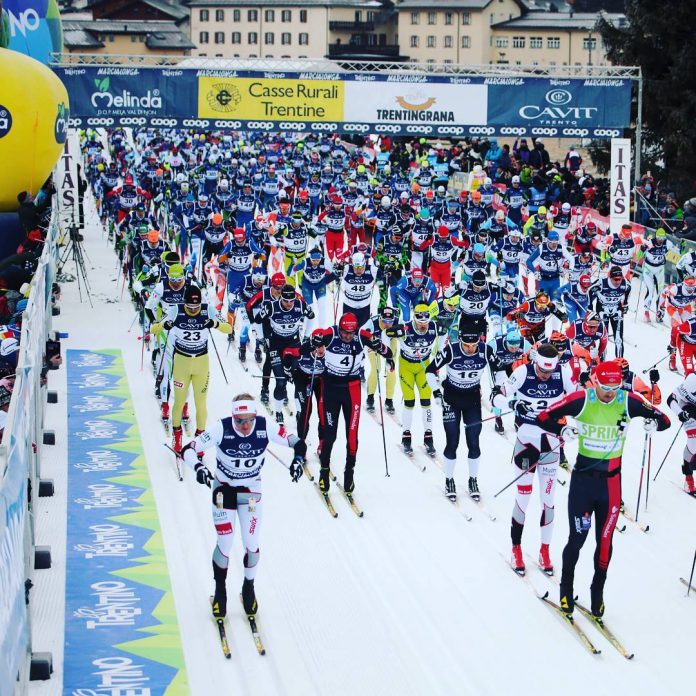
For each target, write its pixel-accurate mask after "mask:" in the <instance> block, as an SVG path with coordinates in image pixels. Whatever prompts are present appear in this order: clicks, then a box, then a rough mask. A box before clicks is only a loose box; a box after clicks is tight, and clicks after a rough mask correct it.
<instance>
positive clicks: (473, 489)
mask: <svg viewBox="0 0 696 696" xmlns="http://www.w3.org/2000/svg"><path fill="white" fill-rule="evenodd" d="M469 495H470V496H471V498H472V500H475V501H476V502H478V501H479V500H481V493H480V491H479V487H478V481H477V480H476V477H475V476H469Z"/></svg>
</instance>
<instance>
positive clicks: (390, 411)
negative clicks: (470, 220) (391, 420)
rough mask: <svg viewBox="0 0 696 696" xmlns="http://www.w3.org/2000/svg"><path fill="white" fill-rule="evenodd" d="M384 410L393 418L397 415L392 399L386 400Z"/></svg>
mask: <svg viewBox="0 0 696 696" xmlns="http://www.w3.org/2000/svg"><path fill="white" fill-rule="evenodd" d="M384 408H385V409H386V410H387V413H388V414H389V415H391V416H393V415H394V414H395V413H396V409H395V408H394V401H393V400H392V399H385V400H384Z"/></svg>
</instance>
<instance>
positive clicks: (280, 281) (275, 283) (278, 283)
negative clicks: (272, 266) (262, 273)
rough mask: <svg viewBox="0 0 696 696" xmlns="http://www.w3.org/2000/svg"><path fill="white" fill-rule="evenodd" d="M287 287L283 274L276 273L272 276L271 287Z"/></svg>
mask: <svg viewBox="0 0 696 696" xmlns="http://www.w3.org/2000/svg"><path fill="white" fill-rule="evenodd" d="M284 285H285V276H284V275H283V274H282V273H274V274H273V275H272V276H271V287H274V288H282V287H283V286H284Z"/></svg>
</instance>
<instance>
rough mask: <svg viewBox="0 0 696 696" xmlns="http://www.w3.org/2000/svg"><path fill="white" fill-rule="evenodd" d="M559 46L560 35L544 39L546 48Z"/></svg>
mask: <svg viewBox="0 0 696 696" xmlns="http://www.w3.org/2000/svg"><path fill="white" fill-rule="evenodd" d="M560 47H561V37H560V36H549V37H548V38H547V39H546V48H560Z"/></svg>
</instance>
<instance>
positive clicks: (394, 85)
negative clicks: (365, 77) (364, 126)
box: [345, 81, 488, 125]
mask: <svg viewBox="0 0 696 696" xmlns="http://www.w3.org/2000/svg"><path fill="white" fill-rule="evenodd" d="M487 94H488V92H487V87H486V86H485V85H475V84H474V85H454V84H447V83H431V82H423V83H411V82H379V83H378V84H375V83H370V82H357V81H356V82H348V83H346V109H345V120H346V121H357V122H367V123H377V124H387V125H388V124H409V123H412V124H434V125H439V124H442V125H447V124H456V125H462V124H465V125H485V123H486V113H487V110H488V96H487Z"/></svg>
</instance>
